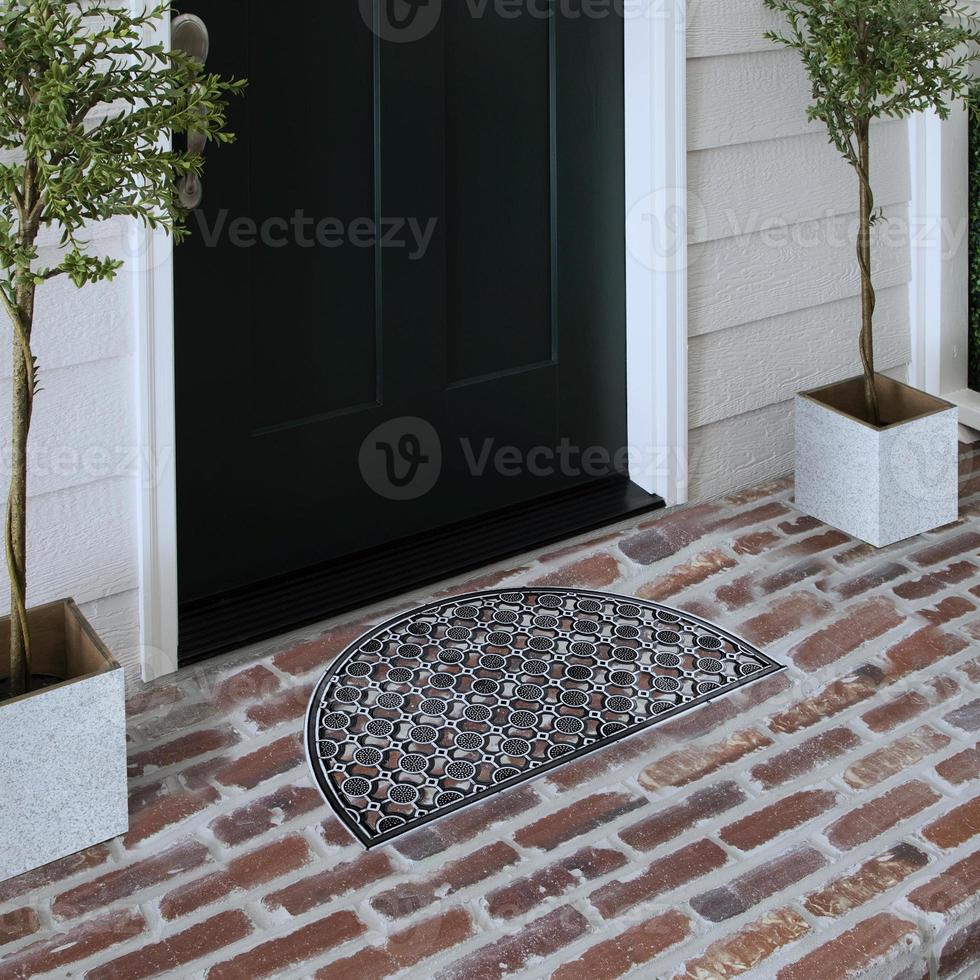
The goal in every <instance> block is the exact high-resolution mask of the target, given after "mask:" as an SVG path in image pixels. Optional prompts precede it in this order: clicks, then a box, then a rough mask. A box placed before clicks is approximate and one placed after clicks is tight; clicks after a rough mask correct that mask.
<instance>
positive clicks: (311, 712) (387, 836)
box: [303, 585, 786, 850]
mask: <svg viewBox="0 0 980 980" xmlns="http://www.w3.org/2000/svg"><path fill="white" fill-rule="evenodd" d="M516 592H523V593H525V594H526V593H529V592H531V593H534V594H539V595H558V596H569V595H572V596H580V597H586V598H596V599H614V600H621V601H623V602H628V603H641V604H642V605H644V606H647V607H650V608H652V609H655V610H657V611H663V612H666V613H670V614H672V615H676V616H679V617H681V618H682V619H685V620H688V621H689V622H691V623H694V624H696V625H699V626H704V627H706V628H707V629H708V630H712V631H714V632H715V633H717V634H718V635H719V636H723V637H725V638H726V639H727V640H729V641H730V642H732V643H734V644H736V645H738V646H740V647H745V648H748V650H750V651H751V652H752V654H753V656H756V657H758V658H759V659H760V660H762V661H763V662H764V663H765V664H766V666H764V667H763V668H762V669H761V670H757V671H755V672H753V673H751V674H748V675H747V676H745V677H743V678H741V679H740V680H738V681H734V682H732V683H731V684H729V685H727V686H725V687H722V688H720V689H719V690H717V691H710V692H708V693H707V694H702V695H700V696H698V697H697V698H694V699H692V700H691V701H687V702H685V703H684V704H680V705H677V706H676V707H674V708H671V709H670V710H669V711H664V712H663V713H661V714H658V715H657V716H656V717H654V718H650V719H648V720H647V721H645V722H641V723H640V724H638V725H636V726H634V727H632V728H629V729H628V730H626V731H622V732H616V733H615V734H613V735H609V736H606V737H605V738H601V739H597V740H596V741H594V742H590V743H589V744H588V745H583V746H581V747H580V748H577V749H573V750H572V751H571V752H567V753H565V754H564V755H561V756H559V757H557V758H555V759H552V760H550V761H548V762H544V763H542V764H541V765H539V766H536V767H535V768H534V769H533V771H530V772H527V773H520V774H519V775H517V776H512V777H511V778H510V779H507V780H504V781H503V782H501V783H498V784H495V785H494V786H489V787H487V788H486V789H484V790H482V791H481V792H480V793H477V794H475V795H473V796H468V797H465V798H464V799H462V800H459V801H458V802H456V803H453V804H450V805H449V806H446V807H444V808H441V809H440V811H439V812H438V813H432V814H429V815H428V816H425V817H422V818H420V819H418V820H415V821H413V822H412V823H411V824H409V825H407V826H405V827H400V828H396V829H395V830H391V831H388V832H386V833H384V834H379V835H377V836H374V837H368V836H367V835H366V834H365V833H364V831H363V830H362V828H361V827H359V826H358V825H357V824H356V823H355V822H354V821H353V820H352V819H350V817H349V816H348V814H347V812H346V810H345V809H344V808H343V807H342V806H340V804H339V801H336V799H335V791H334V789H333V787H331V786H330V785H329V783H327V781H326V779H325V778H324V777H323V774H322V773H321V772H319V771H318V768H317V766H316V765H315V763H314V760H313V754H312V751H311V747H312V745H313V744H315V743H316V741H317V739H316V731H317V728H316V724H317V705H318V704H319V701H320V698H321V696H322V692H323V690H324V688H325V687H326V686H327V685H328V684H329V683H330V682H331V681H332V680H333V679H334V678H335V677H337V675H338V674H339V672H340V669H341V668H342V667H344V666H345V664H346V663H347V662H348V661H349V660H350V659H351V658H352V657H353V656H354V655H355V654H356V653H357V652H358V649H359V648H360V646H361V644H363V643H365V642H367V641H368V640H371V639H373V638H374V637H375V636H377V635H378V634H379V633H382V632H384V631H385V630H386V629H388V628H389V626H391V625H392V624H395V623H398V622H400V621H402V620H405V619H407V618H408V617H410V616H413V615H418V614H422V613H424V612H426V611H427V610H429V609H431V608H432V607H434V606H437V607H442V606H445V605H447V604H450V603H456V602H465V601H466V600H471V599H477V598H481V597H482V598H484V599H485V598H486V597H488V596H492V595H502V594H506V593H516ZM783 670H786V664H781V663H779V662H778V661H776V660H773V658H772V657H770V656H769V655H768V654H766V653H763V652H762V651H761V650H759V649H758V648H757V647H756V646H754V644H751V643H749V642H748V641H746V640H743V639H741V638H740V637H739V636H737V635H736V634H734V633H732V632H730V631H729V630H726V629H724V628H723V627H721V626H718V625H717V624H716V623H712V622H711V621H710V620H707V619H703V618H702V617H700V616H696V615H694V614H693V613H688V612H685V611H684V610H682V609H677V608H674V607H672V606H666V605H664V604H662V603H658V602H653V601H652V600H649V599H638V598H637V597H636V596H630V595H624V594H623V593H618V592H601V591H595V590H589V589H568V588H550V587H546V586H542V587H539V588H530V587H528V586H519V585H515V586H513V587H511V588H508V589H499V590H497V589H483V590H480V591H476V592H466V593H460V594H458V595H447V596H444V597H442V598H440V599H437V600H435V601H433V602H428V603H426V604H425V605H422V606H415V607H412V608H410V609H407V610H403V611H402V612H400V613H397V614H396V615H394V616H392V617H390V618H389V619H386V620H385V621H384V622H382V623H379V624H378V625H377V626H375V627H373V628H372V629H370V630H367V631H366V632H364V633H363V634H361V635H360V636H358V637H357V639H355V640H353V641H352V642H351V643H350V644H348V646H347V648H346V649H345V650H344V651H343V652H341V653H340V654H339V655H338V656H337V658H336V659H335V660H334V661H333V662H332V663H331V664H330V666H329V667H328V668H327V669H326V671H325V672H324V674H323V676H322V677H321V678H320V680H319V681H318V682H317V683H316V685H315V686H314V688H313V693H312V694H311V695H310V700H309V704H308V706H307V709H306V716H305V724H304V726H303V730H304V739H303V741H304V748H305V753H306V762H307V768H308V770H309V772H310V775H311V777H312V778H313V781H314V783H315V785H316V786H317V787H318V789H319V790H320V793H321V795H322V796H323V797H324V800H325V801H326V803H327V806H328V807H329V808H330V810H331V811H332V812H333V813H334V814H336V816H337V817H338V819H339V820H340V821H341V822H342V823H343V825H344V826H345V827H346V828H347V830H348V831H349V832H350V833H351V835H352V836H353V837H354V838H355V839H356V840H357V841H358V842H359V843H360V844H361V845H362V846H363V847H364V848H365V849H366V850H373V849H374V848H376V847H381V846H383V845H386V844H389V843H391V841H393V840H396V839H399V838H402V837H408V836H410V835H411V834H413V833H415V832H416V831H419V830H422V829H424V828H426V827H428V826H430V825H431V824H433V823H436V822H438V821H440V820H443V819H445V818H446V817H448V816H451V815H452V814H453V813H457V812H459V811H460V810H464V809H467V808H469V807H471V806H477V805H479V804H480V803H482V802H484V801H485V800H488V799H490V798H491V797H493V796H496V795H497V794H498V793H502V792H504V791H505V790H508V789H513V788H514V787H516V786H520V785H522V784H524V783H530V782H532V781H534V780H537V779H539V778H540V777H542V776H546V775H548V773H550V772H553V771H554V770H555V769H559V768H561V767H562V766H564V765H566V764H568V763H570V762H575V761H576V760H577V759H581V758H583V757H584V756H587V755H591V754H592V753H593V752H599V751H601V750H602V749H604V748H607V747H608V746H610V745H615V744H616V743H618V742H622V741H625V740H627V739H630V738H632V737H633V736H635V735H641V734H643V733H644V732H646V731H648V730H649V729H651V728H654V727H655V726H657V725H660V724H662V723H663V722H666V721H669V720H670V719H671V718H675V717H677V716H678V715H680V714H683V713H684V712H687V711H691V710H692V709H696V708H700V707H702V706H703V705H705V704H708V703H709V702H711V701H716V700H718V699H720V698H724V697H728V696H729V695H731V694H733V693H735V691H737V690H739V689H740V688H743V687H745V686H747V685H749V684H755V683H756V682H758V681H761V680H763V679H764V678H766V677H771V676H772V675H773V674H777V673H779V672H780V671H783Z"/></svg>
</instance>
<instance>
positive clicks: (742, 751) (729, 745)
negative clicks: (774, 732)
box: [640, 728, 772, 789]
mask: <svg viewBox="0 0 980 980" xmlns="http://www.w3.org/2000/svg"><path fill="white" fill-rule="evenodd" d="M768 745H772V739H771V738H769V736H768V735H765V734H763V733H762V732H760V731H757V730H756V729H754V728H749V729H746V730H745V731H741V732H735V733H733V734H732V735H729V736H728V737H727V738H726V739H725V740H724V741H722V742H717V743H716V744H714V745H706V746H694V747H691V748H687V749H681V750H680V751H678V752H674V753H672V754H671V755H668V756H666V757H665V758H663V759H661V760H660V761H659V762H655V763H654V764H653V765H651V766H647V767H646V769H644V770H643V772H641V773H640V785H641V786H642V787H643V788H644V789H661V788H662V787H664V786H686V785H687V784H688V783H693V782H694V781H695V780H698V779H702V778H703V777H705V776H708V775H710V774H711V773H713V772H717V770H719V769H721V768H722V766H728V765H731V764H732V763H733V762H738V760H739V759H742V758H744V757H745V756H747V755H751V753H753V752H756V751H758V750H759V749H761V748H765V747H766V746H768Z"/></svg>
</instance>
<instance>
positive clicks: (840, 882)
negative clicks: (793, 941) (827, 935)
mask: <svg viewBox="0 0 980 980" xmlns="http://www.w3.org/2000/svg"><path fill="white" fill-rule="evenodd" d="M928 863H929V858H928V857H927V856H926V855H925V854H923V852H922V851H920V850H919V849H918V848H916V847H913V846H912V845H911V844H896V845H895V847H893V848H892V849H891V850H890V851H887V852H886V853H885V854H882V855H881V856H880V857H874V858H871V860H869V861H865V863H864V864H862V865H861V867H859V868H857V869H856V870H855V871H853V872H851V873H850V874H848V875H844V876H843V877H840V878H837V879H835V880H834V881H832V882H830V883H829V884H827V885H825V886H824V887H823V888H821V889H819V890H818V891H815V892H812V893H811V894H810V895H809V896H808V897H807V899H806V901H805V902H804V903H803V905H804V907H805V908H806V909H807V910H808V911H810V912H812V913H813V914H814V915H819V916H823V917H825V918H837V917H838V916H841V915H845V914H846V913H848V912H850V911H852V910H853V909H856V908H859V907H860V906H862V905H864V904H865V903H867V902H870V901H871V900H872V899H873V898H877V897H878V896H879V895H883V894H884V893H885V892H887V891H889V890H890V889H892V888H894V887H895V886H896V885H899V884H901V883H902V882H903V881H904V880H905V879H906V878H907V877H908V876H909V875H911V874H914V873H915V872H916V871H919V870H921V869H922V868H924V867H925V866H926V865H927V864H928Z"/></svg>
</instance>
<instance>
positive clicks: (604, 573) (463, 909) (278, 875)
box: [0, 447, 980, 980]
mask: <svg viewBox="0 0 980 980" xmlns="http://www.w3.org/2000/svg"><path fill="white" fill-rule="evenodd" d="M961 471H962V475H963V481H964V484H963V485H964V487H965V488H966V489H965V490H964V496H963V500H962V508H961V510H962V517H961V520H960V522H959V523H958V524H957V525H955V526H953V527H950V528H945V529H942V530H940V531H936V532H933V533H930V534H926V535H923V536H921V537H920V538H917V539H914V540H911V541H907V542H903V543H901V544H898V545H895V546H892V547H890V548H887V549H884V550H883V551H880V552H876V551H874V550H873V549H871V548H869V547H868V546H866V545H863V544H861V543H859V542H856V541H852V540H850V539H848V538H847V537H846V536H845V535H842V534H840V533H839V532H837V531H834V530H833V529H829V528H826V527H824V526H822V525H821V524H819V523H818V522H816V521H813V520H811V519H810V518H807V517H802V516H801V515H799V514H797V513H796V512H794V510H793V507H792V486H791V483H790V481H788V480H784V481H779V482H777V483H774V484H772V485H770V486H767V487H762V488H759V489H757V490H753V491H746V492H743V493H739V494H737V495H733V496H732V497H730V498H728V499H726V500H721V501H717V502H712V503H708V504H701V505H698V506H694V507H689V508H686V509H682V510H679V511H676V512H673V513H665V514H661V515H657V516H656V517H654V518H653V519H648V520H644V521H642V522H638V523H634V524H629V525H624V526H621V527H619V528H615V529H613V530H612V531H611V532H610V531H606V532H603V533H602V534H601V535H596V536H594V537H592V538H588V539H583V540H580V541H578V542H571V543H570V545H569V546H568V547H563V548H562V549H560V550H557V551H556V550H555V549H550V550H547V551H545V552H543V553H541V554H532V555H527V556H524V557H522V558H520V559H515V560H514V561H512V562H508V563H506V564H505V565H502V566H500V567H498V568H494V569H488V570H487V571H486V572H485V573H482V574H480V575H478V576H474V577H472V578H470V579H469V580H467V581H459V582H447V583H440V585H439V586H438V587H436V588H434V589H431V590H427V591H426V592H424V593H419V594H416V595H412V596H407V597H405V599H404V600H402V601H399V602H397V603H389V604H386V605H385V607H384V608H377V609H371V610H367V611H362V612H361V613H359V614H358V615H357V616H353V617H348V618H347V619H346V620H345V621H343V622H340V623H337V624H332V625H331V627H330V628H329V629H320V630H318V631H308V632H307V633H306V634H305V635H303V636H297V637H292V638H291V639H289V640H288V641H287V640H283V641H281V642H279V643H277V644H274V645H272V646H269V645H266V646H264V647H262V648H255V649H250V650H246V651H241V652H238V653H235V654H232V655H229V656H226V657H223V658H220V659H218V660H215V661H212V662H210V663H208V664H206V665H202V666H200V667H196V668H193V669H191V670H187V671H184V672H182V673H181V674H180V675H179V676H178V677H176V678H173V679H168V680H163V681H161V682H158V683H157V684H155V685H151V686H147V687H145V688H143V689H140V690H133V691H131V696H130V702H129V711H130V718H129V736H130V756H131V769H130V774H131V778H130V786H131V794H132V795H131V810H132V829H131V830H130V832H129V834H128V835H127V836H126V837H124V838H120V839H118V840H115V841H111V842H109V843H108V844H105V845H100V846H98V847H94V848H92V849H90V850H89V851H88V852H86V853H84V854H82V855H77V856H73V857H71V858H67V859H65V860H63V861H59V862H56V863H55V864H54V865H50V866H48V867H46V868H44V869H41V870H38V871H35V872H32V873H30V874H27V875H24V876H22V877H21V878H18V879H15V880H12V881H7V882H3V883H0V980H7V978H13V977H27V976H36V975H49V976H57V977H63V976H84V977H89V978H120V980H128V978H134V977H150V976H160V975H166V976H178V977H179V976H186V977H212V978H218V977H235V978H255V977H265V976H284V977H318V978H341V980H346V978H352V980H353V978H357V980H362V978H372V977H387V976H395V975H403V976H411V977H416V976H418V977H435V978H443V977H453V978H473V980H485V978H494V977H500V976H505V975H515V976H522V977H533V978H538V977H550V976H556V977H561V978H576V977H583V978H587V980H602V978H607V977H618V976H622V975H624V974H627V973H629V974H631V975H633V976H642V977H657V978H661V977H663V978H674V977H678V978H680V977H690V978H702V980H713V978H716V977H720V978H724V977H735V976H741V975H745V976H750V975H751V976H753V977H757V978H766V980H768V978H773V977H775V978H778V980H797V978H819V980H833V978H844V977H859V976H872V975H873V976H876V977H877V976H881V977H888V978H892V977H902V978H913V980H919V978H921V977H924V976H932V977H940V978H942V977H950V978H952V977H975V976H978V975H980V901H978V897H977V896H978V892H980V748H978V745H977V737H978V736H977V733H978V731H980V656H978V653H980V651H978V649H977V647H978V643H980V608H978V607H980V555H978V547H980V479H978V474H980V448H977V449H972V450H971V449H967V448H966V447H964V448H963V449H962V465H961ZM530 582H538V583H553V584H556V585H557V584H561V585H565V586H575V585H583V586H592V587H595V586H597V585H600V586H601V587H604V588H608V589H610V590H611V591H616V592H621V593H627V594H636V595H641V596H649V597H655V598H656V599H657V600H658V601H661V602H668V603H673V604H676V605H678V606H680V607H682V608H686V609H689V610H691V611H693V612H696V613H697V614H699V615H702V616H706V617H708V618H711V619H713V620H715V621H717V622H718V623H719V624H721V625H723V626H725V627H726V628H728V629H730V630H732V631H734V632H736V633H742V634H744V635H745V636H747V637H748V638H751V639H752V640H754V641H755V642H757V643H761V644H763V645H764V646H765V648H766V650H767V651H768V652H769V653H770V654H771V655H773V656H774V657H776V658H778V659H780V660H782V661H784V662H785V663H786V664H787V665H788V666H789V669H788V670H787V671H786V672H784V673H782V674H779V675H775V676H773V677H771V678H766V679H765V680H763V681H761V682H760V683H758V684H756V685H752V686H749V687H747V688H744V689H742V690H741V691H739V692H736V693H735V694H734V695H732V696H731V697H729V698H727V699H723V700H720V701H718V702H715V703H714V704H712V705H710V706H708V707H705V708H703V709H701V710H699V711H697V712H692V713H690V714H688V715H685V716H682V717H681V718H678V719H675V720H672V721H670V722H668V723H666V724H664V725H662V726H659V727H657V728H654V729H651V730H648V731H646V732H644V733H642V734H640V735H638V736H636V737H634V738H632V739H630V740H627V741H624V742H621V743H619V744H617V745H615V746H612V747H610V748H608V749H607V750H605V751H603V752H602V753H598V754H595V755H593V756H590V757H587V758H585V759H582V760H579V761H577V762H575V763H572V764H570V765H569V766H567V767H564V768H563V769H560V770H558V771H557V772H555V773H552V774H551V775H550V776H549V777H547V778H544V779H542V780H539V781H537V782H535V783H533V784H529V785H525V786H522V787H519V788H517V789H515V790H513V791H511V792H509V793H505V794H501V795H500V796H498V797H496V798H494V799H493V800H491V801H489V802H487V803H486V804H484V805H482V806H477V807H473V808H471V809H469V810H466V811H463V812H461V813H459V814H457V815H454V816H453V817H451V818H450V819H448V820H446V821H442V822H439V823H437V824H434V825H432V826H430V827H428V828H425V829H424V830H422V831H420V832H419V833H417V834H415V835H413V836H411V837H406V838H405V839H403V840H402V841H399V842H397V843H396V844H395V845H394V846H390V847H388V848H384V849H381V850H377V851H373V852H371V853H370V854H367V853H365V852H363V851H362V850H361V848H360V847H359V846H358V845H357V844H356V843H354V841H353V840H352V839H351V838H350V837H349V836H348V835H347V833H346V832H345V831H344V830H343V828H342V827H340V825H339V824H338V822H337V821H336V819H335V818H333V817H332V816H331V814H330V813H329V812H328V810H327V809H326V807H325V806H324V805H323V804H322V802H321V800H320V798H319V796H318V794H317V793H316V792H315V791H314V789H313V788H312V786H311V783H310V779H309V777H308V775H307V772H306V766H305V762H304V758H303V751H302V744H301V741H300V731H301V726H302V714H303V711H304V708H305V705H306V699H307V696H308V692H309V690H310V685H311V684H312V683H313V682H314V680H315V679H316V677H317V676H318V674H319V672H320V671H322V670H323V668H324V667H325V666H326V665H327V664H328V663H329V662H330V661H331V660H332V659H333V658H334V657H335V656H336V655H337V653H338V652H340V650H342V649H343V647H344V645H345V644H346V643H348V642H349V641H350V640H351V639H352V638H353V637H354V636H356V635H357V633H358V632H359V631H360V629H362V628H365V627H367V626H369V625H372V624H374V623H376V622H378V621H380V620H382V619H384V618H387V617H388V616H390V615H392V614H393V613H394V612H395V611H396V610H397V609H403V608H407V607H409V606H411V605H414V604H417V603H419V602H423V601H426V600H427V599H428V598H429V597H430V596H434V595H444V594H447V593H452V592H457V591H459V592H461V591H467V590H469V589H471V588H474V587H476V588H479V587H486V586H488V585H489V584H492V585H497V584H499V585H501V586H513V587H515V588H516V587H519V586H521V585H523V584H526V583H530Z"/></svg>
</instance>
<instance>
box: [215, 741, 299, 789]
mask: <svg viewBox="0 0 980 980" xmlns="http://www.w3.org/2000/svg"><path fill="white" fill-rule="evenodd" d="M302 761H303V743H302V741H301V740H300V738H299V736H298V735H287V736H286V737H285V738H281V739H279V740H278V741H277V742H273V743H272V744H271V745H266V746H263V747H262V748H261V749H256V751H254V752H249V753H248V754H247V755H243V756H241V757H240V758H238V759H235V761H234V762H231V763H229V764H228V765H227V766H225V768H224V769H222V770H221V771H220V772H219V773H217V775H216V778H217V780H218V782H219V783H222V784H223V785H225V786H240V787H241V788H242V789H253V788H254V787H256V786H258V785H259V783H262V782H265V780H267V779H272V778H273V777H275V776H278V775H280V774H281V773H284V772H288V771H289V770H290V769H293V768H294V767H296V766H298V765H299V764H300V763H301V762H302Z"/></svg>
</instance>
